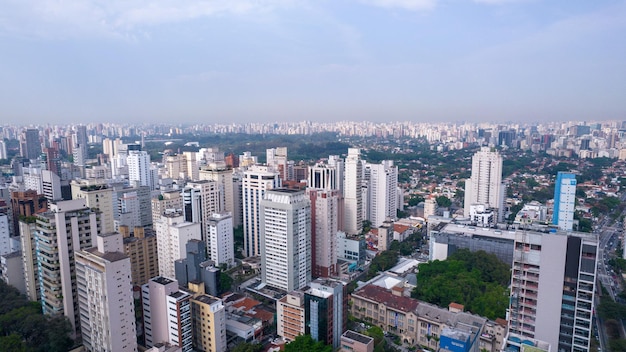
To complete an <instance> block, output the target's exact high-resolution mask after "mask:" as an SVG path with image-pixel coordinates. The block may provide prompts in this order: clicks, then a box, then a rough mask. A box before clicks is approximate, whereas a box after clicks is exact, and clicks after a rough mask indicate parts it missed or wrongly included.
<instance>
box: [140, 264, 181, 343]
mask: <svg viewBox="0 0 626 352" xmlns="http://www.w3.org/2000/svg"><path fill="white" fill-rule="evenodd" d="M141 298H142V302H143V322H144V330H145V337H146V346H147V347H153V346H154V345H156V344H159V343H166V342H167V343H170V344H172V345H175V346H179V347H181V348H182V350H183V351H184V352H191V351H193V340H192V333H191V303H190V301H191V298H192V296H191V294H189V293H188V292H185V291H182V290H179V288H178V281H176V280H172V279H168V278H166V277H162V276H158V277H155V278H152V279H150V281H149V282H148V283H147V284H145V285H143V286H141Z"/></svg>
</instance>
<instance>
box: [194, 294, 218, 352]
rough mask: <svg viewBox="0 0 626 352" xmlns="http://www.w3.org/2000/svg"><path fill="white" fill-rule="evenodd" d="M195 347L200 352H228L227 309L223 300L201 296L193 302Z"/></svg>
mask: <svg viewBox="0 0 626 352" xmlns="http://www.w3.org/2000/svg"><path fill="white" fill-rule="evenodd" d="M191 311H192V325H191V326H192V331H193V346H194V348H195V349H196V350H198V351H206V352H225V351H226V308H225V307H224V304H223V303H222V300H220V299H218V298H215V297H212V296H209V295H206V294H199V295H196V296H194V298H193V299H192V300H191Z"/></svg>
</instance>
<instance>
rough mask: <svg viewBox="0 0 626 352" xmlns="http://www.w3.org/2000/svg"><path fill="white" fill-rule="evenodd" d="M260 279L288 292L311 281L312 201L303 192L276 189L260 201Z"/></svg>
mask: <svg viewBox="0 0 626 352" xmlns="http://www.w3.org/2000/svg"><path fill="white" fill-rule="evenodd" d="M260 215H261V229H260V230H261V253H262V256H261V271H262V277H261V280H262V282H263V283H264V284H266V285H269V286H272V287H275V288H279V289H282V290H284V291H287V292H291V291H293V290H296V289H300V288H303V287H305V286H306V285H308V283H309V282H311V203H310V201H309V199H308V197H307V196H306V195H305V194H304V192H303V191H297V190H292V189H284V188H281V189H276V190H271V191H268V192H267V194H266V195H265V199H263V200H262V201H261V212H260Z"/></svg>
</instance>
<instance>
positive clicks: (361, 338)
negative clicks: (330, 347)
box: [342, 330, 374, 345]
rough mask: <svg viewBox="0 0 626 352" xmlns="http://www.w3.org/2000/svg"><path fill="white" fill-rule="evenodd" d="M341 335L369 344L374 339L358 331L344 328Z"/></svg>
mask: <svg viewBox="0 0 626 352" xmlns="http://www.w3.org/2000/svg"><path fill="white" fill-rule="evenodd" d="M342 337H347V338H349V339H350V340H354V341H356V342H360V343H362V344H364V345H367V344H369V343H370V342H373V341H374V339H373V338H371V337H369V336H365V335H361V334H359V333H356V332H354V331H352V330H346V332H344V333H343V335H342Z"/></svg>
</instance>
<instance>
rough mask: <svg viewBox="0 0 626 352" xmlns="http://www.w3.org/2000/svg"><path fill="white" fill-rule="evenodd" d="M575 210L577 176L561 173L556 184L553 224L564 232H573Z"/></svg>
mask: <svg viewBox="0 0 626 352" xmlns="http://www.w3.org/2000/svg"><path fill="white" fill-rule="evenodd" d="M574 210H576V175H574V174H572V173H568V172H559V173H558V174H557V176H556V182H555V184H554V212H553V215H552V223H553V224H554V225H557V226H558V227H559V229H561V230H563V231H572V229H573V228H574Z"/></svg>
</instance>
